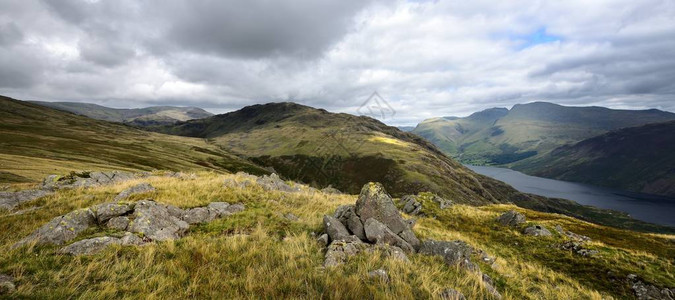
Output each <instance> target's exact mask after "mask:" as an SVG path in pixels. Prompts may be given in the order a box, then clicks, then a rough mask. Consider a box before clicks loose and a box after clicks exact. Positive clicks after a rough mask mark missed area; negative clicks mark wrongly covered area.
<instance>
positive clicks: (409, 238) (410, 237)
mask: <svg viewBox="0 0 675 300" xmlns="http://www.w3.org/2000/svg"><path fill="white" fill-rule="evenodd" d="M398 236H399V237H401V238H402V239H403V240H404V241H406V242H407V243H408V244H410V246H412V247H413V249H415V251H417V250H418V249H419V248H420V240H419V239H418V238H417V236H415V233H413V232H412V230H410V229H406V230H403V231H401V233H399V234H398Z"/></svg>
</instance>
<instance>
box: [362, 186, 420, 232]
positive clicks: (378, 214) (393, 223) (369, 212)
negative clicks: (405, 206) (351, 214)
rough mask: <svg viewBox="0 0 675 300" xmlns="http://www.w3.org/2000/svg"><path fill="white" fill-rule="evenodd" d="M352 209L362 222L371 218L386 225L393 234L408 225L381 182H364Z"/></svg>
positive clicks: (406, 227)
mask: <svg viewBox="0 0 675 300" xmlns="http://www.w3.org/2000/svg"><path fill="white" fill-rule="evenodd" d="M354 209H355V211H356V214H357V215H358V216H359V218H360V219H361V221H362V222H364V221H366V220H368V219H371V218H372V219H374V220H376V221H379V222H380V223H382V224H384V225H385V226H387V228H389V229H390V230H391V231H392V232H393V233H394V234H399V233H401V232H402V231H403V230H406V229H408V225H407V224H406V223H405V221H404V220H403V218H402V217H401V215H400V214H399V213H398V209H397V208H396V206H395V205H394V202H393V201H392V199H391V196H389V194H387V192H386V191H385V190H384V187H383V186H382V184H379V183H373V182H371V183H368V184H366V185H365V186H364V187H363V188H362V189H361V194H360V195H359V198H358V200H356V205H355V207H354ZM364 223H365V222H364ZM364 226H365V224H364Z"/></svg>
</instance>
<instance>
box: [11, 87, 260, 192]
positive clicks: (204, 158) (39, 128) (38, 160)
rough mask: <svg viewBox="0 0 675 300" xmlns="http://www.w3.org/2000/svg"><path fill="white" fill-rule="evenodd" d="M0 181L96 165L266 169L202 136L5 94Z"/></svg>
mask: <svg viewBox="0 0 675 300" xmlns="http://www.w3.org/2000/svg"><path fill="white" fill-rule="evenodd" d="M0 161H1V162H2V163H0V181H1V182H31V181H37V180H41V179H42V178H43V177H44V176H46V175H48V174H52V173H54V172H62V173H67V172H69V171H73V170H92V169H112V168H114V169H123V170H144V171H150V170H153V169H161V170H173V171H180V170H183V171H187V170H195V169H208V170H214V171H220V172H222V171H226V170H232V171H237V170H246V171H249V172H252V173H257V174H264V173H267V171H266V170H264V169H261V168H260V167H258V166H256V165H255V164H253V163H251V162H249V161H246V160H244V159H241V158H239V157H237V156H235V155H233V154H231V153H229V152H227V151H225V150H223V149H221V148H219V147H217V146H213V145H211V144H208V143H206V142H205V141H204V140H202V139H195V138H185V137H177V136H171V135H164V134H159V133H150V132H147V131H142V130H138V129H134V128H131V127H129V126H125V125H122V124H117V123H110V122H105V121H99V120H94V119H90V118H87V117H84V116H79V115H76V114H72V113H69V112H64V111H61V110H56V109H51V108H48V107H45V106H41V105H37V104H33V103H30V102H25V101H18V100H14V99H11V98H7V97H2V96H0Z"/></svg>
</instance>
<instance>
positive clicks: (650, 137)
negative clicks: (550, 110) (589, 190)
mask: <svg viewBox="0 0 675 300" xmlns="http://www.w3.org/2000/svg"><path fill="white" fill-rule="evenodd" d="M511 167H512V168H513V169H516V170H520V171H523V172H526V173H531V174H533V175H536V176H541V177H548V178H555V179H561V180H567V181H576V182H583V183H589V184H593V185H598V186H607V187H613V188H619V189H624V190H630V191H637V192H642V193H648V194H657V195H665V196H671V197H675V122H665V123H656V124H648V125H644V126H639V127H631V128H624V129H619V130H616V131H611V132H609V133H606V134H603V135H600V136H597V137H593V138H590V139H586V140H583V141H581V142H578V143H576V144H574V145H570V146H562V147H560V148H557V149H555V150H553V151H551V152H550V153H548V154H546V155H544V156H542V157H537V158H536V159H532V160H527V161H523V162H518V163H515V164H514V165H513V166H511Z"/></svg>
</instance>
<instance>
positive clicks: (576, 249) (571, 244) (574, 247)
mask: <svg viewBox="0 0 675 300" xmlns="http://www.w3.org/2000/svg"><path fill="white" fill-rule="evenodd" d="M560 249H563V250H568V251H572V253H574V254H577V255H581V256H585V257H590V256H595V255H597V254H598V253H599V252H598V250H590V249H586V248H584V246H583V245H582V244H581V243H580V242H575V241H567V242H564V243H562V244H561V245H560Z"/></svg>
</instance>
